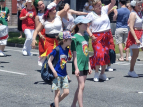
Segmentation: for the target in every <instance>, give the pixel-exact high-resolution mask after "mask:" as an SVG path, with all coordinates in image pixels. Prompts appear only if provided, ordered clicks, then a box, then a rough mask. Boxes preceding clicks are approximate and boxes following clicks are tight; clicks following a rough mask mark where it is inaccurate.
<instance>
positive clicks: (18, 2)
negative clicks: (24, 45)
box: [17, 0, 22, 38]
mask: <svg viewBox="0 0 143 107" xmlns="http://www.w3.org/2000/svg"><path fill="white" fill-rule="evenodd" d="M21 10H22V0H17V16H18V30H19V32H20V36H19V37H18V38H22V20H20V19H19V16H20V13H21Z"/></svg>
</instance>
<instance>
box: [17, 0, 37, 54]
mask: <svg viewBox="0 0 143 107" xmlns="http://www.w3.org/2000/svg"><path fill="white" fill-rule="evenodd" d="M35 17H36V11H35V9H33V8H32V0H26V8H24V9H22V11H21V14H20V20H22V30H23V32H24V34H25V35H26V40H25V43H24V46H23V49H22V53H23V55H24V56H26V55H28V56H31V52H30V51H31V43H32V36H33V33H34V29H35Z"/></svg>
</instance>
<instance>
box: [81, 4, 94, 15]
mask: <svg viewBox="0 0 143 107" xmlns="http://www.w3.org/2000/svg"><path fill="white" fill-rule="evenodd" d="M87 6H89V3H88V2H86V3H85V5H84V9H83V11H84V12H87V13H90V12H92V11H87V10H86V9H85V7H87ZM89 9H90V10H92V9H93V7H92V6H91V5H90V6H89Z"/></svg>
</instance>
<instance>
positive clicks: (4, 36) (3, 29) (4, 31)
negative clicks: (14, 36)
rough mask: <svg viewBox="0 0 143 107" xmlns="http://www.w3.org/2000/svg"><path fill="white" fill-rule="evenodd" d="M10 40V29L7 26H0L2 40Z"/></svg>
mask: <svg viewBox="0 0 143 107" xmlns="http://www.w3.org/2000/svg"><path fill="white" fill-rule="evenodd" d="M7 38H8V27H7V26H6V25H0V40H5V39H7Z"/></svg>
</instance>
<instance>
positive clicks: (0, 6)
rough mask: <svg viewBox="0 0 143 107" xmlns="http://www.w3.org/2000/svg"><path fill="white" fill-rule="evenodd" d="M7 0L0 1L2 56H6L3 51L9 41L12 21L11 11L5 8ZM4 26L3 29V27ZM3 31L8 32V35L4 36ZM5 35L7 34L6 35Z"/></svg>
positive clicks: (0, 52) (0, 48)
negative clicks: (9, 29) (9, 27)
mask: <svg viewBox="0 0 143 107" xmlns="http://www.w3.org/2000/svg"><path fill="white" fill-rule="evenodd" d="M4 4H5V0H0V32H1V33H0V56H2V57H3V56H6V55H5V54H4V53H3V51H4V49H5V45H6V44H7V39H8V24H7V21H9V20H10V15H9V12H10V11H9V9H8V8H7V7H5V6H4ZM2 26H3V27H2ZM3 31H6V32H7V33H6V35H3V33H2V32H3ZM4 34H5V33H4Z"/></svg>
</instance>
